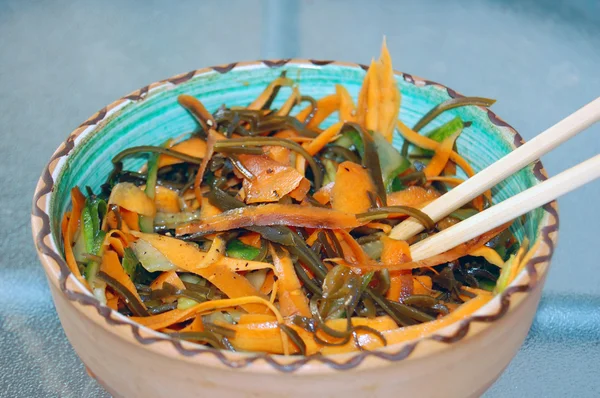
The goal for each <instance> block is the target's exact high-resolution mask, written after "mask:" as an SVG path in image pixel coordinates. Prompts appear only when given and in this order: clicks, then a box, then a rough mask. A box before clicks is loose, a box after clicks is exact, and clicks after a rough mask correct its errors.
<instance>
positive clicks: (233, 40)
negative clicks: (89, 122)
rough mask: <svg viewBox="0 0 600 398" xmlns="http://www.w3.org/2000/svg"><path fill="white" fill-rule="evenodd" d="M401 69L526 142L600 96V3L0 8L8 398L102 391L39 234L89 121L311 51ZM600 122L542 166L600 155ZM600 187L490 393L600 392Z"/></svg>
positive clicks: (2, 346)
mask: <svg viewBox="0 0 600 398" xmlns="http://www.w3.org/2000/svg"><path fill="white" fill-rule="evenodd" d="M383 35H387V40H388V45H389V47H390V50H391V53H392V55H393V58H394V65H395V67H396V68H397V69H399V70H403V71H406V72H410V73H414V74H416V75H419V76H424V77H427V78H429V79H431V80H435V81H440V82H443V83H444V84H446V85H448V86H450V87H452V88H454V89H456V90H458V91H460V92H462V93H465V94H469V95H480V96H486V97H491V98H496V99H498V102H497V104H496V105H494V109H495V111H496V112H497V114H499V115H500V116H501V117H503V118H505V119H506V120H507V121H508V122H509V123H511V124H512V125H513V126H514V127H515V128H517V129H518V130H519V131H520V132H521V133H522V135H523V136H524V137H525V138H528V137H532V136H534V135H535V134H537V133H538V132H540V131H542V130H543V129H545V128H546V127H548V126H550V125H551V124H553V123H554V122H556V121H558V120H559V119H560V118H562V117H563V116H566V115H567V114H569V113H570V112H572V111H574V110H575V109H576V108H578V107H579V106H581V105H583V104H585V103H586V102H588V101H590V100H592V99H593V98H595V97H596V96H598V95H599V94H600V2H598V1H593V0H590V1H584V0H573V1H568V0H554V1H551V0H547V1H533V0H526V1H518V0H509V1H501V0H481V1H475V0H468V1H461V2H449V1H443V0H423V1H411V2H408V1H406V2H404V1H370V2H362V1H356V0H346V1H341V0H339V1H333V0H331V1H315V0H313V1H308V0H307V1H299V0H298V1H294V0H292V1H266V0H265V1H262V2H261V1H257V0H248V1H241V0H238V1H203V2H199V1H191V0H190V1H176V2H170V1H158V0H146V1H131V0H129V1H127V0H125V1H96V2H91V1H74V0H57V1H41V0H29V1H20V0H5V1H0V134H1V138H2V140H1V142H2V144H1V145H0V159H1V161H2V163H1V167H0V174H1V179H0V181H2V189H0V198H1V206H0V225H2V229H1V230H0V234H1V236H0V368H1V369H2V370H1V371H0V396H6V397H17V396H19V397H58V396H60V397H98V396H107V394H106V393H105V392H104V391H103V390H102V389H101V388H100V387H99V386H98V385H97V384H96V383H95V382H94V381H93V380H92V379H90V378H89V377H88V376H87V375H86V373H85V371H84V369H83V365H82V364H81V363H80V362H79V360H78V359H77V357H76V355H75V353H74V352H73V351H72V349H71V348H70V346H69V344H68V342H67V340H66V338H65V335H64V333H63V332H62V329H61V327H60V324H59V321H58V318H57V316H56V312H55V310H54V307H53V305H52V302H51V298H50V294H49V291H48V287H47V284H46V280H45V277H44V275H43V271H42V268H41V267H40V265H39V262H38V259H37V256H36V253H35V250H34V247H33V244H32V241H31V237H30V227H29V213H30V206H31V199H30V198H31V197H32V193H33V189H34V186H35V183H36V180H37V178H38V176H39V174H40V171H41V169H42V167H43V165H44V164H45V162H46V161H47V160H48V158H49V157H50V155H51V153H52V152H53V150H54V149H55V148H56V147H57V146H58V144H59V143H60V142H61V141H62V140H63V139H64V138H65V137H66V136H67V134H68V133H69V132H70V131H71V130H73V129H74V128H75V127H76V126H77V125H78V124H79V123H81V122H82V121H83V120H85V119H86V118H87V117H88V116H90V115H91V114H93V113H94V112H96V111H97V110H98V109H100V108H101V107H102V106H104V105H105V104H107V103H109V102H111V101H113V100H114V99H116V98H118V97H121V96H122V95H124V94H127V93H129V92H131V91H133V90H134V89H137V88H139V87H141V86H143V85H145V84H147V83H149V82H153V81H156V80H159V79H162V78H166V77H168V76H172V75H174V74H177V73H180V72H184V71H188V70H191V69H196V68H199V67H202V66H208V65H217V64H222V63H228V62H232V61H237V60H253V59H259V58H281V57H294V56H297V57H305V58H308V57H310V58H316V59H319V58H321V59H338V60H348V61H360V62H363V63H368V61H369V60H370V58H371V57H372V56H375V55H377V54H378V52H379V46H380V44H381V39H382V36H383ZM599 134H600V126H597V127H595V128H592V129H590V130H589V131H587V132H585V133H583V134H582V135H580V136H579V137H577V138H575V139H573V140H572V141H571V142H569V143H567V144H565V145H563V146H562V147H561V148H560V149H558V150H556V151H555V152H553V153H552V154H550V155H548V156H545V157H544V158H543V161H544V164H545V166H546V168H547V170H548V172H549V173H550V174H556V173H557V172H559V171H561V170H563V169H565V168H567V167H570V166H572V165H574V164H576V163H578V162H580V161H581V160H584V159H586V158H589V157H591V156H592V155H594V154H596V153H598V152H599V151H600V139H599ZM598 197H600V184H599V183H594V184H591V185H589V186H587V187H584V188H582V189H581V190H579V191H578V192H576V193H573V194H571V195H569V196H567V197H565V198H563V199H561V200H560V214H561V229H560V243H559V247H558V250H557V252H556V255H555V258H554V262H553V266H552V270H551V273H550V276H549V279H548V282H547V285H546V289H545V291H544V297H543V301H542V304H541V306H540V309H539V313H538V316H537V318H536V320H535V323H534V326H533V328H532V331H531V333H530V334H529V337H528V338H527V340H526V342H525V345H524V346H523V348H522V349H521V351H520V352H519V354H518V355H517V356H516V358H515V359H514V361H513V362H512V363H511V365H510V366H509V368H508V369H507V371H506V372H505V373H504V374H503V376H502V377H501V378H500V379H499V380H498V382H497V383H496V384H495V385H494V386H493V387H492V388H491V390H490V391H489V392H488V393H487V394H486V396H489V397H524V396H544V397H549V396H578V397H585V396H589V397H593V396H599V395H600V377H598V376H599V375H600V370H599V368H600V367H599V364H600V310H599V309H600V287H599V286H600V272H598V264H597V260H596V253H595V249H596V248H597V247H598V232H597V224H598V222H599V221H600V209H599V207H598V204H597V200H598Z"/></svg>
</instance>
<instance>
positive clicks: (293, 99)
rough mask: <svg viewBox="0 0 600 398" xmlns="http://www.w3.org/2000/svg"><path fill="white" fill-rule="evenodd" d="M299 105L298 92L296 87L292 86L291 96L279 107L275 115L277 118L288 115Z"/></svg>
mask: <svg viewBox="0 0 600 398" xmlns="http://www.w3.org/2000/svg"><path fill="white" fill-rule="evenodd" d="M299 103H300V90H298V87H296V86H294V87H293V88H292V94H291V95H290V96H289V97H288V99H287V100H286V101H285V102H284V104H283V105H281V108H279V110H278V111H277V112H276V113H275V114H276V115H278V116H285V115H287V114H289V113H290V111H291V110H292V108H293V107H294V106H295V105H297V104H299Z"/></svg>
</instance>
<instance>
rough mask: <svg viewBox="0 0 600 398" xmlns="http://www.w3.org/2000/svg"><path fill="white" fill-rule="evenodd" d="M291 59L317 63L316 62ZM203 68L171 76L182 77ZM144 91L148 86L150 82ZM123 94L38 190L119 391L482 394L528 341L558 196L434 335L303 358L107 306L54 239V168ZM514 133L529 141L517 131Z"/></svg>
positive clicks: (79, 320) (83, 346)
mask: <svg viewBox="0 0 600 398" xmlns="http://www.w3.org/2000/svg"><path fill="white" fill-rule="evenodd" d="M280 62H288V61H280ZM292 62H296V63H299V62H313V63H315V64H317V65H318V63H317V62H316V61H298V60H293V61H292ZM246 65H247V64H246ZM233 67H235V65H233V66H232V65H226V66H221V67H217V68H219V69H215V70H231V69H232V68H233ZM205 71H206V70H199V71H195V72H192V73H190V74H187V75H181V76H176V77H174V78H172V79H169V80H168V81H165V82H171V83H173V84H176V83H175V82H181V81H184V80H182V79H185V78H187V79H189V78H192V77H193V76H195V74H199V73H204V72H205ZM410 78H411V79H413V80H415V81H417V82H418V79H419V78H416V77H414V76H410ZM165 82H159V83H155V84H154V85H160V84H164V83H165ZM428 84H432V83H431V82H428ZM154 85H151V86H149V87H150V89H152V87H153V86H154ZM142 90H145V91H146V92H147V91H148V87H146V88H144V89H142ZM142 90H140V91H142ZM134 94H135V93H134ZM128 97H131V96H128ZM122 101H125V99H122V100H119V101H117V102H115V103H113V104H111V105H109V106H108V107H106V108H105V109H103V110H102V111H101V112H99V113H98V114H97V115H95V116H94V117H92V118H91V119H90V120H88V121H87V122H86V123H84V124H83V125H82V126H81V127H80V128H79V129H78V130H76V131H75V132H74V133H73V134H72V135H71V136H70V137H69V139H68V140H67V141H66V142H65V143H64V144H63V145H62V146H61V147H60V148H59V149H58V150H57V152H56V153H55V155H54V156H53V158H52V159H51V161H50V163H49V165H48V167H47V169H46V170H45V171H44V174H43V175H42V177H41V179H40V182H39V184H38V187H37V189H36V194H35V197H34V210H33V215H32V226H33V234H34V240H35V242H36V248H37V250H38V253H39V256H40V259H41V262H42V264H43V266H44V270H45V272H46V276H47V277H48V281H49V285H50V290H51V293H52V297H53V300H54V303H55V306H56V310H57V312H58V315H59V318H60V321H61V323H62V325H63V328H64V330H65V333H66V335H67V337H68V339H69V341H70V342H71V344H72V345H73V348H74V349H75V351H76V352H77V354H78V355H79V357H80V358H81V360H82V361H83V362H84V364H85V365H86V367H87V368H88V370H89V373H90V375H91V376H92V377H94V378H96V380H98V382H99V383H100V384H102V385H103V386H104V388H106V390H107V391H109V392H110V393H111V394H112V395H113V396H115V397H144V398H150V397H170V396H176V397H178V398H184V397H197V396H218V397H290V398H291V397H311V398H314V397H344V398H349V397H391V396H407V397H445V398H447V397H471V396H473V397H475V396H479V395H481V394H482V393H483V392H484V391H485V390H486V389H487V388H488V387H489V386H490V385H491V384H492V383H493V382H494V381H495V380H496V379H497V378H498V376H499V375H500V374H501V372H502V371H503V370H504V368H505V367H506V366H507V365H508V363H509V362H510V360H511V359H512V358H513V356H514V355H515V353H516V352H517V350H518V349H519V347H520V346H521V344H522V342H523V340H524V339H525V336H526V335H527V332H528V330H529V328H530V326H531V322H532V320H533V317H534V315H535V312H536V308H537V305H538V303H539V299H540V295H541V291H542V286H543V284H544V281H545V277H546V274H547V268H548V265H549V260H550V258H551V256H552V252H553V248H554V246H555V243H556V237H557V227H558V218H557V216H558V213H557V209H556V203H552V204H550V205H547V207H546V210H547V211H548V216H547V217H545V219H544V221H543V223H544V224H543V226H542V227H543V229H542V233H541V234H540V235H541V237H540V244H539V245H538V250H537V252H536V254H535V256H534V257H533V258H532V259H531V261H530V262H529V263H528V264H527V265H526V267H525V270H524V271H523V272H522V273H521V274H520V275H519V276H518V277H517V279H516V280H515V281H514V282H513V283H512V284H511V285H510V286H509V288H508V289H507V290H506V291H505V292H504V293H503V294H502V295H500V296H497V297H495V298H494V299H493V300H492V301H491V302H490V303H488V304H486V305H485V306H484V307H482V308H481V309H480V310H478V311H477V312H476V313H475V314H473V316H471V317H470V318H468V319H466V320H464V321H461V322H460V323H457V324H453V325H450V326H448V327H447V328H445V329H442V330H440V331H437V332H436V333H435V334H434V335H431V336H428V337H426V338H424V339H420V340H416V341H410V342H407V343H403V344H400V345H395V346H389V347H385V348H383V349H381V350H378V351H376V352H363V353H352V354H343V355H337V356H330V357H326V358H324V357H315V358H308V359H304V358H297V357H294V358H286V357H283V356H275V355H258V356H257V355H255V354H242V353H230V352H221V351H216V350H212V349H203V348H199V346H196V345H194V344H192V343H188V342H174V341H173V340H171V339H168V338H165V337H164V335H161V334H159V333H156V332H153V331H150V330H147V329H145V328H142V327H139V326H137V325H135V324H133V323H132V322H131V321H129V320H128V319H127V318H126V317H124V316H121V315H120V314H118V313H116V312H113V311H110V310H109V309H108V308H107V307H103V306H101V305H99V303H97V302H96V301H95V300H94V299H93V298H91V296H90V295H89V293H87V292H86V291H85V290H84V289H83V288H82V286H81V285H80V284H79V283H78V282H77V281H76V280H75V278H74V277H73V276H72V275H67V274H66V273H65V269H64V267H62V268H61V264H64V261H62V259H61V257H60V256H61V255H60V253H59V252H58V250H57V249H56V247H55V246H54V245H53V243H52V241H51V235H50V224H49V216H48V213H47V209H48V203H49V201H48V198H49V196H50V195H51V191H52V184H53V179H52V175H53V172H54V171H55V169H56V167H57V165H58V164H59V163H60V161H61V158H63V157H64V156H65V155H66V154H67V153H68V152H69V151H70V150H71V149H72V146H73V142H74V141H75V138H76V137H77V136H78V135H80V134H81V133H82V132H83V131H84V130H86V129H89V128H93V126H95V125H97V124H98V123H99V122H101V121H102V119H103V118H105V117H107V116H108V115H110V113H111V110H113V109H117V108H118V107H119V106H120V105H121V104H122ZM492 116H493V117H494V118H495V119H496V120H498V121H499V122H501V123H504V122H502V121H501V120H500V119H498V118H497V117H496V116H495V115H493V114H492ZM503 125H504V126H508V125H506V124H503ZM508 128H510V127H509V126H508ZM511 130H512V129H511ZM512 131H513V132H514V130H512ZM514 142H515V143H519V142H521V139H520V137H519V136H518V134H517V133H516V132H514ZM535 172H536V173H538V174H539V178H540V179H543V178H545V174H544V171H543V169H542V168H541V165H540V166H539V167H537V168H536V170H535ZM61 262H62V263H61Z"/></svg>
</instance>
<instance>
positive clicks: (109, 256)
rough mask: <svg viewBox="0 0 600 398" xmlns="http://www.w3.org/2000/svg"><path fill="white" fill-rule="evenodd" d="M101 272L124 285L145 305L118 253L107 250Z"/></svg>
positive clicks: (103, 256) (103, 257)
mask: <svg viewBox="0 0 600 398" xmlns="http://www.w3.org/2000/svg"><path fill="white" fill-rule="evenodd" d="M100 270H101V271H103V272H105V273H106V274H107V275H108V276H110V277H112V278H113V279H115V280H116V281H117V282H119V283H120V284H121V285H123V286H124V287H125V288H126V289H127V290H128V291H129V292H130V293H131V294H133V295H134V296H135V298H137V299H138V301H139V302H140V303H141V304H142V305H144V304H143V303H142V299H141V297H140V295H139V294H138V292H137V289H136V288H135V286H134V284H133V282H132V281H131V279H130V278H129V275H127V273H126V272H125V270H124V269H123V266H122V265H121V261H120V260H119V256H118V255H117V253H116V252H114V251H112V250H106V251H105V252H104V254H103V255H102V264H101V265H100ZM144 308H145V306H144Z"/></svg>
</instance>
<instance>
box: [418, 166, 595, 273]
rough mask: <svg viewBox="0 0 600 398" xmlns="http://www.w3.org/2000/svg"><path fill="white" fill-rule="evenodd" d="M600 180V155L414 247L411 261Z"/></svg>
mask: <svg viewBox="0 0 600 398" xmlns="http://www.w3.org/2000/svg"><path fill="white" fill-rule="evenodd" d="M597 178H600V155H596V156H594V157H593V158H591V159H588V160H586V161H585V162H583V163H580V164H578V165H577V166H574V167H572V168H570V169H568V170H565V171H563V172H562V173H560V174H558V175H556V176H554V177H552V178H550V179H548V180H546V181H544V182H542V183H541V184H538V185H535V186H534V187H532V188H529V189H527V190H525V191H523V192H521V193H519V194H517V195H515V196H513V197H511V198H509V199H506V200H505V201H503V202H500V203H498V204H497V205H494V206H492V207H490V208H489V209H486V210H484V211H482V212H481V213H478V214H476V215H474V216H472V217H470V218H467V219H466V220H463V221H461V222H459V223H458V224H455V225H453V226H452V227H450V228H447V229H445V230H443V231H440V232H439V233H437V234H435V235H433V236H431V237H429V238H427V239H424V240H422V241H420V242H418V243H415V244H414V245H412V246H411V247H410V250H411V256H412V259H413V261H419V260H423V259H426V258H429V257H431V256H435V255H436V254H440V253H443V252H445V251H447V250H450V249H452V248H453V247H455V246H457V245H459V244H461V243H464V242H466V241H468V240H470V239H473V238H475V237H477V236H479V235H481V234H483V233H485V232H488V231H490V230H492V229H494V228H496V227H498V226H500V225H502V224H504V223H506V222H508V221H511V220H514V219H515V218H517V217H519V216H521V215H523V214H525V213H527V212H529V211H531V210H533V209H535V208H537V207H540V206H542V205H544V204H546V203H549V202H551V201H553V200H554V199H556V198H558V197H559V196H561V195H564V194H566V193H568V192H571V191H573V190H575V189H577V188H579V187H581V186H582V185H584V184H587V183H589V182H591V181H593V180H595V179H597Z"/></svg>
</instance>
